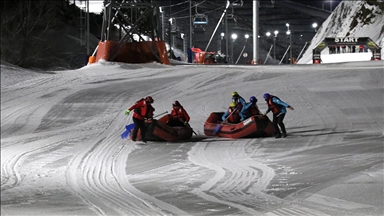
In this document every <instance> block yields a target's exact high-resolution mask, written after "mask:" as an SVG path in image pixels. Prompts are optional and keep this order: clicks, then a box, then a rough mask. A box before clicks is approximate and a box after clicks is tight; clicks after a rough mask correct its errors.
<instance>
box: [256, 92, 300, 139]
mask: <svg viewBox="0 0 384 216" xmlns="http://www.w3.org/2000/svg"><path fill="white" fill-rule="evenodd" d="M263 97H264V99H265V101H266V102H267V105H268V109H267V111H266V112H265V113H264V115H267V114H268V113H269V112H270V111H272V113H273V121H272V123H273V127H274V128H275V135H276V138H281V136H283V137H286V136H287V131H286V130H285V125H284V123H283V120H284V117H285V114H286V113H287V109H286V108H288V109H290V110H294V108H293V107H292V106H290V105H288V104H287V103H285V102H284V101H282V100H280V98H278V97H276V96H274V95H270V94H269V93H265V94H264V96H263ZM279 126H280V128H281V132H280V129H279Z"/></svg>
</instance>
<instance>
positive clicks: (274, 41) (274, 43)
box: [273, 30, 279, 60]
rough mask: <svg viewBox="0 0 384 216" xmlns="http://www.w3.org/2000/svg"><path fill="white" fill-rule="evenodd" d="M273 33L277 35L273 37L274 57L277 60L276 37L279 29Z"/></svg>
mask: <svg viewBox="0 0 384 216" xmlns="http://www.w3.org/2000/svg"><path fill="white" fill-rule="evenodd" d="M273 33H274V34H275V37H273V58H274V59H275V60H276V39H277V34H279V31H277V30H275V31H274V32H273Z"/></svg>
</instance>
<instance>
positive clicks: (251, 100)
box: [249, 96, 257, 103]
mask: <svg viewBox="0 0 384 216" xmlns="http://www.w3.org/2000/svg"><path fill="white" fill-rule="evenodd" d="M249 101H250V102H251V103H256V102H257V98H256V97H255V96H252V97H250V98H249Z"/></svg>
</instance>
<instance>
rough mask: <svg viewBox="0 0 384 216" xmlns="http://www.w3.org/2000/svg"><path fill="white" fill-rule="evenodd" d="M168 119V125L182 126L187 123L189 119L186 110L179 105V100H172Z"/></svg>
mask: <svg viewBox="0 0 384 216" xmlns="http://www.w3.org/2000/svg"><path fill="white" fill-rule="evenodd" d="M169 117H170V120H169V121H168V122H167V124H168V125H169V126H184V125H188V122H189V120H190V118H189V115H188V113H187V111H186V110H185V109H184V107H183V106H181V104H180V102H179V101H177V100H176V101H174V102H173V104H172V111H171V114H170V115H169Z"/></svg>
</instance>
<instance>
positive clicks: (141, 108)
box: [125, 96, 155, 143]
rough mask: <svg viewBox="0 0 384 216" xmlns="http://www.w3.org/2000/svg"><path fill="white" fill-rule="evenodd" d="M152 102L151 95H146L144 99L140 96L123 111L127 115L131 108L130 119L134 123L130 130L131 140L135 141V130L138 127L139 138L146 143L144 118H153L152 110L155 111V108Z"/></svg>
mask: <svg viewBox="0 0 384 216" xmlns="http://www.w3.org/2000/svg"><path fill="white" fill-rule="evenodd" d="M153 102H154V100H153V98H152V97H151V96H147V97H146V98H145V99H144V98H142V99H140V100H139V101H137V102H136V103H135V104H134V105H133V106H131V107H130V108H129V109H127V110H126V111H125V115H129V113H130V112H131V111H132V110H133V116H132V120H133V123H134V124H135V128H134V129H133V132H132V140H133V141H136V137H137V132H138V130H139V129H140V132H141V133H140V135H141V140H142V141H143V142H144V143H147V140H146V138H145V133H146V129H147V127H146V125H145V120H146V119H151V118H153V112H154V111H155V108H153V107H152V103H153Z"/></svg>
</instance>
